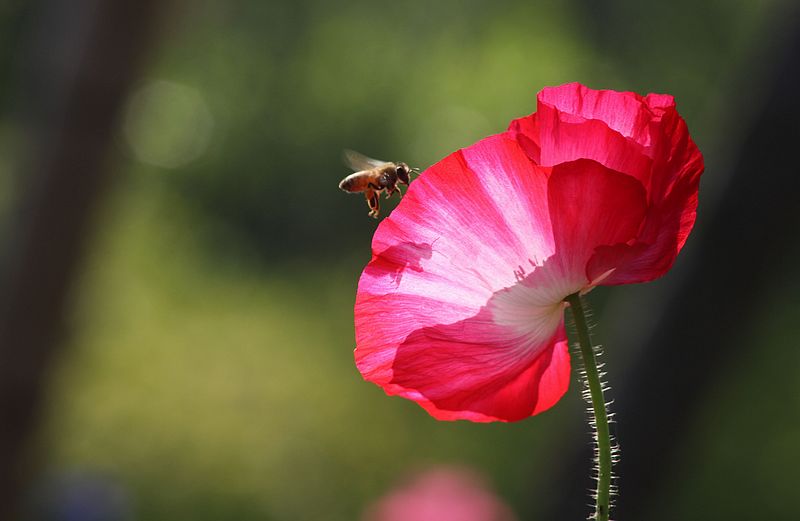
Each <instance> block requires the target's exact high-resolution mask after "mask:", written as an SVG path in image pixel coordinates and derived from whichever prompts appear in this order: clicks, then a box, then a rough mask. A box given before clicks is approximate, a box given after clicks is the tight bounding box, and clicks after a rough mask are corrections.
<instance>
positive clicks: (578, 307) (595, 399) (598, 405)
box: [564, 293, 613, 521]
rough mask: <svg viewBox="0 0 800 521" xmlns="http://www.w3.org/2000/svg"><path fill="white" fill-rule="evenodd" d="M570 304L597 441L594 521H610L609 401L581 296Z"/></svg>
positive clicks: (585, 392) (610, 448) (610, 458)
mask: <svg viewBox="0 0 800 521" xmlns="http://www.w3.org/2000/svg"><path fill="white" fill-rule="evenodd" d="M564 300H565V301H566V302H568V303H569V307H570V309H571V310H572V317H573V318H574V320H575V330H576V332H577V334H578V345H579V347H580V353H581V358H582V359H583V372H582V374H581V376H582V377H583V378H582V379H583V384H584V393H583V395H584V398H585V399H586V401H587V402H589V403H591V406H592V407H591V411H592V413H593V421H590V423H591V424H592V426H593V431H594V442H595V463H596V467H595V471H596V473H597V474H596V476H595V479H596V480H597V492H596V494H595V496H594V499H595V512H594V516H593V517H594V519H596V520H597V521H608V516H609V510H610V508H611V504H610V501H611V465H612V462H613V459H612V442H611V433H610V431H609V428H608V411H607V410H606V401H605V398H604V396H603V391H604V388H603V384H602V382H601V381H600V378H601V376H602V375H601V373H600V371H599V370H598V367H597V360H596V357H595V347H593V346H592V341H591V339H590V337H589V325H588V323H587V320H586V311H585V310H584V305H583V302H582V301H581V296H580V294H579V293H574V294H572V295H570V296H568V297H567V298H566V299H564Z"/></svg>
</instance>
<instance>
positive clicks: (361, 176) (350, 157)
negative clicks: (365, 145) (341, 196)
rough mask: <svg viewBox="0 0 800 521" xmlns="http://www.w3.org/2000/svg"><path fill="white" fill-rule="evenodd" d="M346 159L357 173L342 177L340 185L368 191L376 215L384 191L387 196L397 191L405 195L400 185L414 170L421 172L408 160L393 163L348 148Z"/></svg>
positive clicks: (370, 207)
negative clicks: (411, 165)
mask: <svg viewBox="0 0 800 521" xmlns="http://www.w3.org/2000/svg"><path fill="white" fill-rule="evenodd" d="M344 162H345V163H346V164H347V166H349V167H350V168H352V169H353V170H355V173H353V174H350V175H349V176H347V177H345V178H344V179H342V181H341V182H340V183H339V188H341V189H342V190H344V191H345V192H349V193H357V192H364V197H365V198H366V199H367V205H369V216H370V217H373V218H375V219H377V218H378V214H379V213H380V210H381V207H380V201H379V200H380V194H381V193H382V192H384V191H385V192H386V198H387V199H388V198H389V197H391V196H392V194H394V193H395V192H397V193H398V194H400V195H402V194H403V192H402V191H401V190H400V185H401V184H404V185H406V186H408V185H409V183H410V182H411V173H412V172H413V173H419V172H418V170H417V169H416V168H410V167H409V166H408V165H407V164H405V163H390V162H387V161H380V160H378V159H372V158H370V157H367V156H365V155H363V154H359V153H358V152H356V151H354V150H345V151H344Z"/></svg>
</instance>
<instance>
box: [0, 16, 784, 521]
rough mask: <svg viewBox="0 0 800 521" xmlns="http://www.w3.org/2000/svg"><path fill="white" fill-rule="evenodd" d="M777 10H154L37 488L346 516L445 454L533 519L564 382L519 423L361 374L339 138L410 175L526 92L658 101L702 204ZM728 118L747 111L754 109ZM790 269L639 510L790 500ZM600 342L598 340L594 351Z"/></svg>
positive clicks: (671, 511)
mask: <svg viewBox="0 0 800 521" xmlns="http://www.w3.org/2000/svg"><path fill="white" fill-rule="evenodd" d="M780 7H781V3H780V2H778V1H777V0H773V1H763V2H752V1H751V0H725V1H723V0H715V1H708V2H691V1H688V0H679V1H675V2H662V3H638V2H628V1H616V2H590V1H580V0H571V1H561V2H557V1H549V2H538V1H517V0H510V1H494V2H489V1H481V0H471V1H470V0H467V1H454V0H442V1H437V2H386V1H359V0H348V1H342V2H324V1H321V0H303V1H271V2H263V1H259V0H239V1H231V2H213V1H206V0H198V1H196V2H179V3H176V4H174V5H172V6H171V7H170V8H169V9H167V13H166V14H165V16H164V22H163V24H162V25H163V28H162V32H161V34H160V35H159V37H158V40H157V44H156V45H155V46H154V49H153V52H152V53H151V55H150V60H149V61H148V64H147V67H146V70H145V71H144V74H143V75H142V76H141V77H140V78H138V79H137V81H136V83H135V85H134V88H133V90H132V93H131V96H130V97H129V101H128V102H127V104H126V106H125V109H124V112H123V116H122V119H121V125H120V128H119V131H118V134H117V136H116V138H115V144H116V146H115V150H114V164H115V176H114V177H115V186H114V190H113V193H112V194H111V196H110V197H108V198H107V199H106V200H105V201H104V204H103V205H102V208H101V211H100V216H99V219H98V221H97V223H96V224H97V225H96V227H95V229H96V232H97V233H96V234H95V235H94V236H93V237H92V239H91V247H90V253H89V257H88V259H87V262H86V263H85V265H84V267H83V270H82V275H81V278H80V282H79V284H78V291H77V293H76V294H75V295H74V298H73V300H72V307H71V308H70V316H69V319H70V330H71V335H70V340H69V346H68V349H66V350H65V351H64V355H63V356H62V357H61V358H60V360H59V364H58V366H57V369H56V370H55V371H54V372H53V374H52V379H51V381H50V382H49V384H48V401H47V414H46V421H45V423H44V425H43V426H42V430H41V434H40V436H39V441H38V444H39V447H40V448H39V452H40V454H41V461H42V465H41V469H42V470H41V472H40V476H39V477H38V478H37V481H36V482H37V487H40V488H41V490H45V491H48V490H51V488H52V487H56V488H57V487H58V486H60V485H58V484H61V483H64V482H65V481H64V480H66V481H67V482H68V481H69V480H70V479H84V478H85V479H90V480H99V481H101V482H103V483H110V484H112V485H109V486H110V487H111V488H112V489H113V493H114V494H118V495H119V496H120V497H123V498H124V500H123V502H124V503H125V505H127V506H125V507H124V510H128V511H130V513H131V516H132V517H133V518H135V519H144V520H154V521H155V520H174V519H193V520H212V519H214V520H216V519H238V520H249V519H253V520H255V519H259V520H260V519H270V520H273V519H274V520H287V521H288V520H318V519H330V520H353V519H358V518H359V516H360V515H361V512H362V511H363V510H364V508H365V507H366V505H368V504H369V503H370V502H372V501H374V500H375V499H376V498H378V497H379V496H381V495H382V494H384V493H385V492H386V491H387V490H389V489H390V488H391V487H392V486H393V485H394V484H396V483H397V482H398V480H399V479H400V478H402V476H405V475H407V474H408V473H410V472H413V471H414V470H416V469H421V468H425V467H427V466H430V465H437V464H443V463H457V464H463V465H467V466H469V467H472V468H474V469H477V470H478V471H480V472H482V473H483V474H484V475H485V476H487V479H488V480H489V482H490V483H492V485H493V486H494V488H495V489H496V490H497V491H498V493H499V494H500V495H501V496H502V497H503V498H504V499H505V500H506V501H508V503H509V504H510V505H511V507H512V508H513V509H514V511H515V512H516V513H517V515H518V516H519V517H520V518H521V519H540V518H541V517H540V516H541V515H543V514H542V512H541V511H540V509H539V505H540V504H541V503H542V502H543V500H544V497H543V494H545V493H546V491H547V490H549V488H548V487H549V486H552V484H548V480H549V479H550V478H551V477H552V475H553V473H554V469H558V468H559V466H560V465H561V462H562V460H563V457H564V456H563V454H561V453H560V452H559V451H560V450H561V449H563V448H564V446H563V444H562V443H561V441H560V440H562V439H563V438H564V437H565V436H570V437H571V436H575V432H574V431H575V429H578V430H580V432H579V433H578V434H583V433H584V431H585V429H586V428H585V427H584V426H582V422H583V404H582V403H581V402H580V399H579V396H578V392H577V385H573V388H572V389H571V391H570V393H569V394H568V395H567V396H566V397H565V399H564V400H563V401H562V402H561V403H560V404H559V405H558V406H556V407H555V408H554V409H553V410H551V411H549V412H547V413H546V414H543V415H541V416H539V417H536V418H533V419H529V420H526V421H523V422H520V423H516V424H510V425H503V424H491V425H473V424H469V423H464V422H459V423H440V422H436V421H434V420H432V419H431V418H429V417H428V416H427V414H425V413H424V412H423V411H422V410H421V409H420V408H418V407H417V406H416V405H414V404H412V403H410V402H407V401H404V400H401V399H396V398H392V399H389V398H387V397H385V396H384V394H383V392H382V391H381V390H380V389H378V388H377V387H375V386H373V385H370V384H367V383H364V382H363V381H362V380H361V378H360V375H359V374H358V372H357V370H356V369H355V367H354V365H353V361H352V349H353V347H354V340H353V325H352V323H353V312H352V306H353V302H354V295H355V288H356V282H357V280H358V276H359V274H360V270H361V269H362V268H363V266H364V265H365V263H366V262H367V261H368V260H369V258H370V240H371V236H372V233H373V231H374V229H375V226H376V222H374V221H373V220H372V219H369V218H368V217H367V215H366V214H367V210H368V209H367V207H366V204H365V203H364V201H363V198H361V197H359V196H354V195H347V194H344V193H342V192H340V191H339V190H338V189H337V187H336V185H337V183H338V181H339V180H340V179H341V178H342V177H343V176H344V175H346V174H347V173H348V171H347V169H346V168H345V167H344V166H343V165H342V164H341V160H340V154H341V150H342V149H343V148H353V149H356V150H359V151H362V152H364V153H366V154H368V155H370V156H374V157H378V158H384V159H387V160H402V161H406V162H408V163H409V164H411V165H413V166H418V167H423V168H424V167H426V166H428V165H430V164H431V163H433V162H435V161H437V160H438V159H440V158H442V157H444V156H445V155H447V154H449V153H450V152H452V151H454V150H456V149H457V148H460V147H463V146H466V145H469V144H470V143H472V142H474V141H476V140H478V139H480V138H481V137H483V136H486V135H488V134H492V133H496V132H499V131H502V130H504V129H505V127H506V125H507V124H508V121H509V120H510V119H512V118H514V117H518V116H521V115H524V114H528V113H530V112H533V111H534V110H535V95H536V92H537V91H538V90H539V89H541V88H542V87H544V86H547V85H557V84H561V83H565V82H569V81H580V82H582V83H585V84H587V85H589V86H591V87H594V88H613V89H617V90H634V91H638V92H642V93H645V92H667V93H671V94H673V95H675V96H676V98H677V100H678V107H679V109H680V111H681V113H682V114H683V116H684V118H685V119H686V120H687V122H688V124H689V127H690V129H691V131H692V135H693V137H694V138H695V140H696V141H697V143H698V144H699V146H700V148H701V150H703V152H704V154H705V156H706V161H707V166H708V169H707V173H706V174H705V178H704V185H703V190H704V191H701V201H702V202H701V204H707V205H708V207H709V208H712V207H713V204H714V201H715V198H718V197H721V194H722V193H723V192H722V189H723V187H724V185H725V177H724V176H725V172H724V169H725V168H726V167H728V166H729V164H728V161H730V160H731V158H730V157H729V156H728V155H726V154H729V153H730V152H731V146H730V142H731V140H733V142H735V140H736V139H737V137H738V135H737V128H736V126H735V125H732V124H731V122H732V121H734V118H733V117H732V115H731V103H734V102H736V103H739V102H741V92H736V91H735V90H734V89H733V87H732V85H734V82H733V80H734V79H737V80H739V79H741V78H742V77H746V76H748V74H749V71H750V70H751V69H750V68H751V67H754V66H755V65H754V64H755V63H758V60H757V57H759V56H762V55H763V53H764V52H765V49H768V48H769V46H770V44H771V43H772V37H773V36H774V31H775V25H774V24H775V21H776V18H779V16H780V12H781V11H780ZM36 16H37V11H36V8H35V6H32V5H31V4H28V3H26V2H21V1H17V2H9V3H6V4H5V7H2V8H0V24H1V25H0V60H2V65H3V67H2V70H3V71H4V72H3V76H2V77H0V103H2V109H3V111H2V113H0V116H2V118H1V119H0V170H3V181H2V184H0V209H1V210H2V213H0V216H5V215H7V213H8V212H9V208H11V206H12V205H13V203H14V200H15V199H14V196H15V192H14V186H15V185H14V182H13V176H11V175H10V174H9V172H11V171H12V170H13V168H12V167H13V165H14V164H15V161H16V160H17V158H16V154H17V153H18V148H17V146H16V144H17V143H19V142H20V141H21V140H22V139H23V138H24V135H23V132H24V129H23V128H22V127H21V126H20V125H18V124H17V122H16V120H15V118H14V108H15V106H16V105H17V104H18V103H19V102H20V101H21V100H22V99H23V98H24V93H21V92H18V91H15V89H14V86H15V76H14V74H15V73H14V71H15V70H16V68H15V67H17V66H18V65H19V63H17V58H16V54H15V53H14V49H15V48H17V47H19V46H20V45H22V42H23V41H24V39H25V35H26V31H27V27H28V26H29V25H30V24H31V23H32V21H33V20H34V19H35V17H36ZM755 72H757V71H754V73H753V77H752V88H753V91H754V92H757V91H758V89H759V88H760V87H761V85H760V84H759V79H758V75H757V74H755ZM736 84H737V85H740V84H741V83H736ZM735 110H736V111H737V114H738V115H743V116H744V120H745V121H746V118H747V117H748V116H749V114H750V113H751V112H753V111H757V110H758V107H757V106H737V107H735ZM7 174H8V175H7ZM706 194H708V195H707V197H708V199H707V200H706V199H703V198H704V197H706ZM394 204H396V202H389V203H387V206H386V207H385V210H384V212H385V213H388V211H389V209H390V208H391V207H392V205H394ZM701 208H702V207H701ZM702 218H703V214H702V212H701V214H700V220H699V221H698V226H701V225H702ZM690 243H691V241H690ZM680 262H681V261H679V264H680ZM797 280H798V279H797V277H796V275H795V276H793V278H791V277H788V276H787V277H779V276H778V275H776V279H775V281H774V283H775V288H774V289H769V292H770V294H771V295H773V297H772V299H771V302H773V303H774V305H773V306H768V307H767V306H765V307H764V312H763V316H760V317H759V322H758V323H759V324H760V325H759V326H758V328H757V329H758V331H759V332H760V333H759V335H754V337H753V339H752V343H753V345H760V346H762V347H763V349H764V350H766V349H769V351H770V353H772V355H774V356H769V357H767V356H760V355H759V352H760V351H758V350H755V349H753V350H749V351H748V355H747V357H745V358H743V359H740V360H737V361H736V367H734V368H732V369H731V368H727V369H726V373H725V376H724V377H723V378H720V379H719V384H718V385H716V386H715V388H714V389H713V391H712V392H711V393H710V394H709V395H708V396H706V397H703V398H702V403H701V404H700V405H699V407H700V410H701V413H700V415H699V417H700V418H701V419H700V420H698V421H696V422H694V423H693V427H692V430H691V431H690V432H687V433H683V434H682V435H681V436H682V440H683V441H681V447H682V448H681V449H680V453H681V455H682V458H681V459H680V460H679V461H677V462H675V466H676V469H673V470H674V474H675V477H674V479H671V480H670V481H669V487H668V488H666V489H665V490H662V491H661V492H660V493H659V494H656V495H655V497H656V500H654V502H653V508H652V512H650V515H649V516H648V517H647V518H648V519H655V520H661V519H663V520H667V519H683V520H690V519H697V520H700V519H755V518H769V519H793V518H796V517H795V516H796V512H797V506H796V503H795V497H794V492H795V491H796V488H797V484H798V482H797V470H796V469H797V468H798V467H799V466H800V454H799V453H798V451H797V449H796V440H797V439H800V415H798V414H797V413H798V412H800V393H798V392H797V387H796V382H797V381H798V377H799V376H800V373H798V370H797V367H798V365H800V364H798V363H797V362H799V361H800V360H798V358H797V357H798V354H797V353H798V351H797V350H796V346H795V345H792V343H791V342H790V340H788V339H789V338H791V335H793V334H795V332H797V331H796V330H797V325H796V324H794V323H792V322H793V321H792V317H793V316H795V315H796V310H797V304H796V302H797V299H796V294H797V292H796V291H790V290H796V289H798V283H797ZM659 284H661V286H662V287H663V286H668V285H669V284H670V280H669V276H668V277H667V279H665V280H664V281H661V282H659ZM647 289H648V288H644V291H647ZM629 291H632V290H630V289H628V288H615V289H613V290H610V291H606V290H600V291H598V292H597V296H595V294H594V293H593V294H592V300H593V301H595V302H596V304H597V307H598V308H599V314H600V322H601V324H600V327H599V334H600V336H601V338H602V336H603V334H604V333H603V330H604V329H606V325H605V323H604V322H603V320H604V317H603V316H602V315H603V307H602V304H603V303H604V302H606V301H608V300H609V299H612V298H615V296H614V295H615V294H616V293H620V294H625V293H626V292H629ZM780 302H783V303H784V305H783V306H780V307H779V305H778V303H780ZM609 309H610V308H609ZM781 309H782V310H783V311H780V310H781ZM776 310H778V311H776ZM608 320H609V321H613V320H615V318H614V317H611V316H609V317H608ZM616 320H618V321H619V320H622V319H621V318H619V317H617V318H616ZM795 322H796V321H795ZM787 324H789V325H787ZM616 327H617V329H619V326H616ZM608 328H609V329H608V330H613V326H611V325H610V326H608ZM613 349H614V346H613V345H611V346H609V347H608V351H609V352H613ZM624 356H626V355H625V354H624V353H623V354H618V355H614V354H613V353H611V354H610V357H611V359H612V363H613V362H617V359H619V362H620V364H621V365H620V367H621V368H622V367H624V360H623V358H624ZM621 368H620V369H619V370H617V372H616V373H615V369H614V366H613V365H612V366H611V375H610V379H611V384H612V386H613V385H614V378H615V376H619V375H620V373H622V372H623V370H622V369H621ZM778 372H780V374H781V375H782V376H781V377H780V378H775V377H774V375H775V374H776V373H778ZM776 396H779V397H781V399H780V400H779V401H777V402H776V401H774V400H773V398H774V397H776ZM764 404H767V406H764ZM769 404H773V405H772V406H771V407H770V406H769ZM742 411H747V416H748V417H747V420H744V419H743V418H742ZM620 421H621V422H625V421H636V419H635V418H620ZM575 439H577V440H579V441H578V442H579V443H580V442H588V438H587V439H581V438H575ZM581 440H582V441H581ZM743 447H745V448H749V449H753V450H742V448H743ZM557 449H558V450H557ZM623 454H624V444H623ZM623 457H624V456H623ZM54 484H55V485H54ZM623 494H624V490H623ZM45 496H47V497H49V496H48V493H47V492H42V493H41V497H45ZM731 496H734V497H736V496H739V497H741V496H747V497H748V500H747V501H732V500H731ZM33 497H34V499H32V500H31V503H32V504H34V505H35V504H38V503H39V502H41V503H47V502H48V501H51V500H50V499H41V497H40V495H38V493H35V494H34V495H33ZM659 498H660V499H659ZM587 501H588V499H587ZM765 505H767V506H765ZM751 507H752V510H747V509H748V508H751ZM765 513H769V516H765V517H761V515H763V514H765Z"/></svg>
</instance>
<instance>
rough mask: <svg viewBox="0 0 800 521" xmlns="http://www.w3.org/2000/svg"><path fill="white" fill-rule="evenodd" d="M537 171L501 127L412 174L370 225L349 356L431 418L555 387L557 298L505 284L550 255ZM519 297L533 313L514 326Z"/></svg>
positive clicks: (511, 415)
mask: <svg viewBox="0 0 800 521" xmlns="http://www.w3.org/2000/svg"><path fill="white" fill-rule="evenodd" d="M547 176H548V172H547V171H546V170H545V169H541V168H537V167H535V166H534V165H533V164H532V163H531V162H530V161H529V160H528V158H527V156H526V155H525V153H524V151H523V150H522V149H520V147H519V145H518V144H517V143H516V142H515V141H514V140H511V139H509V138H508V137H506V136H502V135H501V136H493V137H490V138H487V139H485V140H483V141H481V142H479V143H476V144H475V145H473V146H472V147H469V148H468V149H465V150H464V151H462V152H458V153H456V154H453V155H451V156H449V157H448V158H446V159H444V160H443V161H441V162H440V163H438V164H436V165H434V166H433V167H431V168H430V169H428V170H427V171H426V172H425V173H424V174H423V175H422V176H421V177H420V178H418V179H417V180H415V182H414V183H413V184H412V186H411V188H410V190H409V192H408V194H407V195H406V196H405V198H404V200H403V202H402V204H401V205H400V206H398V208H397V209H396V210H395V211H394V212H393V213H392V215H391V216H390V217H388V218H387V219H385V220H384V221H383V222H382V223H381V225H380V226H379V227H378V230H377V232H376V234H375V238H374V240H373V260H372V261H371V262H370V264H369V265H368V266H367V268H366V269H365V270H364V273H363V275H362V277H361V280H360V281H359V289H358V295H357V297H356V309H355V314H356V344H357V346H358V347H357V349H356V353H355V356H356V364H357V366H358V368H359V370H360V371H361V372H362V374H363V375H364V378H365V379H367V380H369V381H373V382H375V383H376V384H378V385H381V386H383V387H384V389H385V391H386V392H387V393H388V394H397V395H401V396H404V397H406V398H410V399H412V400H415V401H417V402H418V403H419V404H420V405H422V406H423V407H424V408H425V409H426V410H428V412H430V413H431V414H432V415H434V416H435V417H437V418H441V419H461V418H464V419H471V420H474V421H491V420H498V419H499V420H515V419H520V418H523V417H525V416H529V415H531V414H535V413H537V412H540V411H542V410H544V409H546V408H547V407H550V406H551V405H552V404H553V403H555V401H556V400H557V399H558V397H560V396H561V395H562V394H563V393H564V392H565V391H566V388H567V386H568V382H569V360H568V355H567V353H566V343H565V336H564V331H563V324H562V308H561V307H560V299H557V300H556V301H555V303H556V304H555V305H554V304H553V301H552V300H547V299H544V301H546V302H545V303H544V304H542V303H541V302H539V300H542V299H539V300H537V299H536V298H533V297H525V298H522V299H520V298H518V297H517V296H515V295H516V293H514V294H512V295H511V296H510V297H509V295H508V294H509V291H510V290H508V289H507V288H510V287H513V286H517V285H518V283H519V281H520V280H522V279H524V278H525V277H529V276H530V274H529V273H528V272H532V273H533V274H534V275H535V274H536V272H537V266H541V264H542V263H543V262H544V259H546V258H547V257H548V256H550V255H551V254H552V252H553V251H554V242H553V237H552V232H551V230H550V225H549V212H548V209H547V208H548V202H547ZM531 298H533V300H531ZM509 302H510V304H509ZM518 302H519V303H520V304H519V305H521V306H523V308H524V309H526V310H530V311H531V312H532V313H534V315H532V316H531V318H530V320H526V323H525V324H524V327H520V326H518V324H517V323H516V322H515V321H514V317H515V313H517V312H516V311H514V310H515V309H516V308H515V306H516V305H517V303H518ZM509 308H510V309H511V311H507V310H508V309H509ZM498 309H500V312H499V316H500V318H498V311H497V310H498ZM537 313H538V316H539V317H540V319H539V320H538V322H537V321H536V320H535V318H536V316H537V315H536V314H537ZM509 317H510V318H509Z"/></svg>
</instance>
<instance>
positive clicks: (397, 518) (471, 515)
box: [362, 467, 516, 521]
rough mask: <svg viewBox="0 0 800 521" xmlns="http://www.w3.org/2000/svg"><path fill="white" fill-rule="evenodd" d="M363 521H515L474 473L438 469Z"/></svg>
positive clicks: (383, 500) (366, 514)
mask: <svg viewBox="0 0 800 521" xmlns="http://www.w3.org/2000/svg"><path fill="white" fill-rule="evenodd" d="M362 521H516V517H515V516H514V514H513V513H512V512H511V509H510V508H509V507H508V506H507V505H506V504H505V503H504V502H503V501H502V500H501V499H500V498H499V497H497V495H495V494H494V493H493V492H491V491H490V490H489V488H488V487H487V485H486V483H485V482H484V480H483V479H481V477H480V476H479V475H477V474H476V473H475V472H472V471H469V470H467V469H463V468H457V467H436V468H433V469H431V470H428V471H426V472H423V473H420V474H417V475H416V476H414V477H413V478H412V479H410V480H409V481H408V482H406V483H405V484H403V485H400V486H398V487H397V488H395V489H394V490H393V491H391V492H390V493H389V494H387V495H386V496H384V497H383V498H381V499H379V500H378V501H376V502H375V503H374V504H372V505H370V506H369V507H368V508H367V509H366V511H365V512H364V516H363V517H362Z"/></svg>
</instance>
